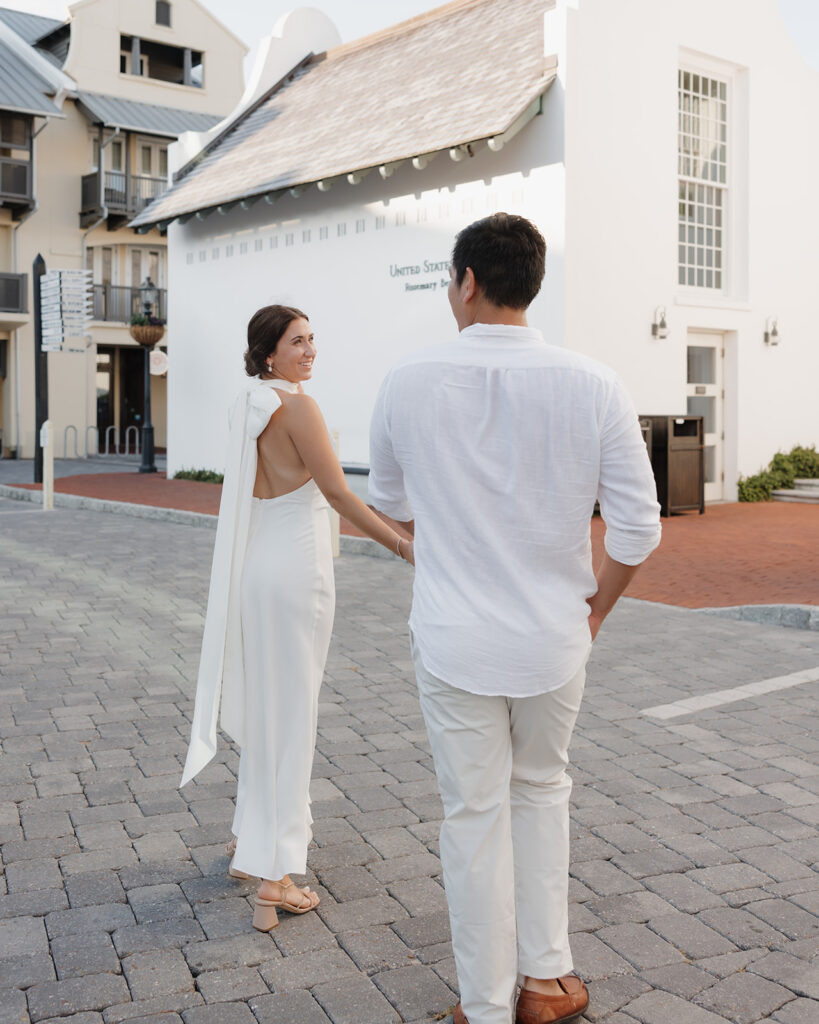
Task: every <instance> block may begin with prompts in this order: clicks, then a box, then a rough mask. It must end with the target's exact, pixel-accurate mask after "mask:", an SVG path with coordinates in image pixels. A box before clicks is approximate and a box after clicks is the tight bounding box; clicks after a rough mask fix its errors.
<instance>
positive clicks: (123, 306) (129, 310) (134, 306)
mask: <svg viewBox="0 0 819 1024" xmlns="http://www.w3.org/2000/svg"><path fill="white" fill-rule="evenodd" d="M157 291H158V292H159V297H158V299H157V302H156V305H155V306H154V309H153V314H154V316H158V317H160V318H161V319H162V320H167V319H168V292H167V289H165V288H158V289H157ZM142 312H143V307H142V299H141V298H140V294H139V288H138V287H137V288H129V287H127V286H125V287H123V286H122V285H115V284H95V285H94V314H93V315H94V319H95V320H105V321H108V322H109V323H119V324H127V323H128V321H129V320H130V319H131V317H132V316H134V315H136V314H137V313H142Z"/></svg>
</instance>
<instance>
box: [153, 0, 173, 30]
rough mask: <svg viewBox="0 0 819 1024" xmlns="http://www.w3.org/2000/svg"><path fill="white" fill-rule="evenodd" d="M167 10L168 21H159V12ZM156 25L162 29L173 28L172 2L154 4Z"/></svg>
mask: <svg viewBox="0 0 819 1024" xmlns="http://www.w3.org/2000/svg"><path fill="white" fill-rule="evenodd" d="M160 8H165V9H167V11H168V20H167V21H160V20H159V10H160ZM154 23H155V24H156V25H159V26H160V28H173V12H172V10H171V3H170V0H155V3H154Z"/></svg>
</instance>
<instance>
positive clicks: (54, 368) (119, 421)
mask: <svg viewBox="0 0 819 1024" xmlns="http://www.w3.org/2000/svg"><path fill="white" fill-rule="evenodd" d="M166 6H168V7H169V11H170V20H171V24H170V26H165V25H160V24H157V21H156V19H157V11H158V5H157V4H156V3H155V0H128V2H125V0H82V2H80V3H77V4H74V5H73V6H72V7H70V9H69V10H70V20H69V22H68V23H67V25H66V26H63V27H61V26H59V25H58V24H57V23H54V25H55V26H56V27H55V28H54V32H55V33H56V34H57V35H59V34H60V33H61V32H64V33H65V35H66V42H67V54H66V55H65V59H64V62H63V63H62V66H61V68H60V69H59V70H58V69H57V67H56V66H55V65H54V63H53V62H52V63H51V65H50V68H49V62H48V61H47V60H46V58H44V57H43V56H42V48H38V45H36V44H32V45H31V46H30V47H29V50H30V52H29V53H27V54H26V53H24V57H25V58H26V60H29V61H30V62H31V65H32V67H35V68H38V69H39V70H40V72H41V73H42V74H43V75H44V76H46V77H47V80H48V81H49V83H50V92H51V94H52V96H53V102H54V103H55V104H57V106H58V109H59V116H52V117H49V118H45V117H34V118H29V121H30V122H31V130H32V131H33V133H36V137H35V138H34V141H33V146H32V149H33V156H32V187H31V195H30V197H29V200H30V202H29V209H27V210H25V211H24V212H22V213H21V212H20V211H19V210H18V211H17V213H16V214H14V213H12V211H11V210H10V209H8V208H6V205H5V202H4V205H3V207H2V208H0V273H2V272H6V273H9V274H25V275H27V281H26V292H27V296H26V300H25V302H24V308H25V312H0V343H2V341H3V340H5V348H6V365H5V370H6V374H5V379H3V380H2V381H0V383H1V384H2V404H1V405H0V422H1V423H2V448H3V454H4V455H5V456H6V457H8V456H15V455H16V456H19V457H24V458H30V457H31V456H32V455H33V454H34V449H35V416H34V325H33V317H32V309H33V306H32V263H33V260H34V258H35V257H36V256H37V254H38V253H39V254H41V255H42V256H43V258H44V260H45V262H46V266H47V268H48V269H77V268H81V267H83V266H85V267H87V268H88V269H91V270H92V271H93V274H94V278H93V279H94V282H95V298H94V303H95V316H96V317H97V319H95V320H94V321H93V322H92V325H91V343H90V345H89V346H88V348H87V350H86V351H85V352H84V353H76V352H54V353H50V354H49V356H48V364H49V365H48V372H49V414H50V417H51V419H52V421H53V422H54V425H55V437H56V454H57V455H58V456H60V455H62V454H63V453H65V454H66V455H68V456H69V457H70V456H73V455H74V454H80V455H83V454H85V453H86V452H89V451H90V452H92V453H93V452H94V451H96V450H97V448H98V447H99V448H100V449H101V450H104V449H105V440H106V437H105V435H106V427H107V426H108V425H109V424H111V425H113V426H114V427H116V428H121V429H120V434H119V436H120V444H121V445H122V444H123V443H124V428H125V426H127V424H128V423H132V424H133V423H137V424H138V423H139V418H140V409H141V401H142V397H141V390H140V389H141V381H142V376H141V362H140V356H141V349H139V346H137V345H136V343H135V342H134V341H133V340H132V339H131V337H130V335H129V332H128V328H127V324H126V321H127V319H128V317H129V316H130V315H131V313H132V312H133V311H134V310H135V308H136V306H137V305H138V296H137V293H136V289H137V288H138V287H139V285H140V284H141V283H142V281H143V280H144V278H145V277H146V276H148V275H151V276H152V280H153V281H154V283H155V284H156V285H157V286H158V287H159V288H160V289H161V301H160V303H159V305H160V307H161V308H159V309H157V310H154V312H156V313H159V314H164V312H165V309H166V289H167V283H168V282H167V263H166V246H167V241H166V238H165V235H164V233H162V232H160V231H158V230H156V229H153V230H151V231H150V232H148V233H147V234H144V235H142V236H139V235H137V234H136V233H135V232H134V231H133V230H132V229H131V228H129V227H128V225H127V220H128V217H127V213H128V207H127V204H126V205H124V206H123V208H122V210H121V211H119V210H116V211H115V209H114V205H113V199H112V197H114V199H116V198H117V196H118V192H117V190H118V189H120V190H122V192H123V195H124V194H125V193H124V189H125V188H126V182H127V183H128V187H129V189H130V188H131V187H134V188H136V187H141V188H142V189H143V194H144V189H145V188H146V187H150V188H152V189H154V190H155V191H156V192H158V191H161V188H162V187H164V183H165V181H166V180H167V175H168V168H167V147H168V145H169V144H170V143H171V142H173V141H174V138H175V137H176V135H171V134H170V133H169V130H168V128H167V126H166V125H165V124H164V122H162V121H157V123H156V126H155V127H154V126H152V123H151V117H152V112H155V111H156V109H157V108H163V109H164V108H167V109H169V110H172V111H173V115H174V117H175V118H176V120H177V121H178V122H179V123H184V119H185V115H186V112H190V114H191V116H197V117H201V116H204V115H211V116H210V118H209V119H208V122H209V123H213V122H215V121H218V119H219V118H220V117H222V116H224V115H225V114H226V113H228V112H229V111H230V110H231V109H232V108H233V107H234V106H235V105H236V103H237V102H238V100H239V98H240V96H241V93H242V86H243V83H242V60H243V57H244V54H245V52H246V47H245V46H244V44H243V43H241V41H240V40H238V39H236V38H235V37H234V36H233V35H232V34H231V33H230V32H229V31H228V30H227V29H226V28H225V27H224V26H222V25H220V24H219V23H218V22H217V21H216V20H215V19H214V18H213V16H212V15H211V14H210V13H209V12H208V11H207V10H206V9H205V8H204V7H203V6H202V5H201V4H199V3H197V2H196V0H174V2H173V3H172V4H170V5H166ZM40 20H41V21H42V22H43V26H42V27H43V28H44V29H45V28H48V27H49V26H48V25H47V24H46V23H47V19H40ZM0 30H2V31H3V32H4V33H5V36H4V38H5V39H7V40H10V42H11V44H12V45H14V46H17V47H19V43H20V40H19V39H14V38H11V37H10V36H9V32H10V29H9V28H7V27H6V26H4V25H0ZM34 31H35V29H32V33H31V34H32V35H33V34H34ZM123 38H126V39H133V38H138V39H141V40H143V41H144V42H143V50H145V49H147V48H149V47H150V46H151V45H154V43H155V44H156V45H157V46H160V45H161V46H165V47H166V48H170V49H166V50H165V51H162V50H158V51H157V52H160V53H164V52H177V51H178V52H179V53H180V54H183V53H184V49H185V48H187V49H191V50H192V51H194V53H195V54H197V55H201V60H202V78H201V85H200V84H196V85H191V84H181V83H176V82H170V81H163V80H159V79H155V78H153V77H151V75H150V67H149V65H146V64H145V63H144V60H145V58H144V55H143V64H142V70H143V72H144V73H143V74H141V75H137V74H134V73H132V71H131V68H132V64H131V56H132V54H131V51H130V50H128V51H127V53H126V52H124V50H123V43H122V40H123ZM47 40H48V37H46V42H47ZM20 52H23V51H20ZM152 52H153V51H152ZM182 64H183V59H182V57H180V68H181V67H182ZM123 66H124V70H122V68H123ZM181 74H182V72H180V75H181ZM89 96H92V97H97V96H103V97H104V98H105V101H106V102H107V103H108V105H109V106H111V107H113V108H116V106H117V104H120V101H130V103H131V104H132V106H131V107H127V106H125V105H123V104H120V107H121V112H120V120H119V122H116V123H115V120H113V119H112V120H111V121H110V123H102V121H100V122H99V123H95V117H94V115H93V113H92V112H91V111H90V110H89V107H88V106H87V105H86V106H84V100H87V102H90V100H88V97H89ZM2 109H3V97H2V96H1V95H0V113H2ZM134 112H136V113H137V115H138V116H139V117H140V118H142V120H141V121H140V122H139V123H137V124H134V123H133V117H134ZM177 134H178V133H177ZM100 144H102V160H101V161H100V158H99V153H100ZM96 173H99V174H100V178H101V181H100V183H99V187H98V189H97V191H94V190H95V188H96V186H95V182H94V175H95V174H96ZM103 176H105V177H104V178H103ZM133 183H136V185H133ZM89 190H90V191H91V193H92V200H93V201H92V202H89V200H88V198H87V193H88V192H89ZM97 192H98V193H99V197H100V200H101V202H102V205H99V203H98V202H97ZM142 201H143V202H144V200H142ZM172 344H173V339H172V331H171V330H168V331H167V333H166V336H165V338H164V339H163V342H162V345H163V347H164V346H167V345H172ZM101 392H106V393H107V398H106V397H105V395H103V396H102V397H101V398H100V394H101ZM151 394H152V419H153V423H154V428H155V440H156V444H157V446H159V447H164V445H165V444H166V400H165V396H166V378H165V377H153V378H152V391H151ZM98 398H100V402H99V403H98ZM106 403H107V404H106ZM101 417H102V418H101ZM98 426H99V428H100V430H99V436H98ZM107 433H108V442H109V445H110V447H112V448H113V445H114V442H115V434H114V431H107ZM134 437H135V432H134V431H131V432H130V439H131V442H132V443H133V440H134Z"/></svg>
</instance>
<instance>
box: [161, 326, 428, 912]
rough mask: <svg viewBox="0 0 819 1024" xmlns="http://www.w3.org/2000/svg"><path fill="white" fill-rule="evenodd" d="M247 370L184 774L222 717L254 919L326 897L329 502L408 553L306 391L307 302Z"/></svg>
mask: <svg viewBox="0 0 819 1024" xmlns="http://www.w3.org/2000/svg"><path fill="white" fill-rule="evenodd" d="M247 334H248V349H247V352H246V353H245V368H246V370H247V373H248V375H249V377H250V380H249V382H248V385H247V387H246V389H245V390H244V391H243V392H242V393H241V394H240V395H239V397H238V399H237V401H236V403H235V405H234V407H233V411H232V413H231V426H230V442H229V451H228V457H227V465H226V469H225V480H224V485H223V489H222V501H221V505H220V508H219V522H218V525H217V535H216V543H215V546H214V555H213V569H212V573H211V585H210V594H209V598H208V612H207V617H206V620H205V631H204V635H203V639H202V656H201V660H200V667H199V678H198V682H197V691H196V706H195V709H194V720H193V729H192V733H191V744H190V748H189V750H188V757H187V761H186V764H185V772H184V774H183V777H182V783H181V784H182V785H184V784H185V783H186V782H188V781H189V780H190V779H192V778H193V777H194V776H195V775H196V774H197V773H198V772H199V771H201V769H202V768H203V767H204V766H205V765H206V764H207V763H208V762H209V761H210V760H211V758H212V757H213V755H214V753H215V751H216V718H217V714H218V712H219V706H220V702H221V725H222V728H223V729H224V731H225V732H227V733H228V735H229V736H231V737H232V739H234V740H235V741H236V743H237V744H238V745H239V746H240V747H241V757H240V760H239V785H238V792H237V798H236V813H235V816H234V819H233V828H232V831H233V835H234V839H233V840H232V842H231V843H230V844H229V845H228V852H229V853H231V854H232V855H233V859H232V861H231V866H230V873H231V875H233V876H234V877H237V878H247V877H248V876H250V875H253V876H256V877H258V878H260V879H261V885H260V887H259V891H258V894H257V896H256V901H255V911H254V915H253V926H254V927H255V928H258V929H259V930H260V931H269V930H270V929H271V928H274V927H275V926H276V924H277V923H278V918H277V909H282V910H287V911H289V912H290V913H294V914H303V913H306V912H307V911H308V910H313V909H314V908H315V907H316V906H317V905H318V902H319V901H318V896H317V894H316V893H314V892H311V891H310V889H309V887H305V888H304V889H300V888H298V887H297V886H296V885H295V883H293V882H292V881H291V879H290V874H289V873H290V872H291V871H292V872H294V873H297V874H303V873H304V871H305V870H306V866H307V846H308V844H309V842H310V838H311V830H310V825H311V822H312V818H311V815H310V809H309V801H310V797H309V785H310V771H311V767H312V763H313V751H314V748H315V742H316V719H317V711H318V692H319V687H320V685H321V680H322V676H323V673H324V664H325V661H326V658H327V649H328V646H329V643H330V634H331V631H332V626H333V611H334V605H335V591H334V584H333V561H332V551H331V543H330V524H329V517H328V515H327V505H328V503H329V504H330V505H331V506H332V507H333V508H334V509H335V510H336V511H337V512H338V513H339V514H340V515H342V516H344V518H345V519H348V520H349V521H350V522H351V523H353V524H354V525H355V526H357V527H358V528H359V529H360V530H361V531H362V532H364V533H366V534H367V535H368V536H370V537H372V538H373V539H374V540H376V541H378V542H379V543H380V544H383V545H384V547H386V548H388V549H389V550H390V551H393V552H395V553H396V554H398V555H400V556H401V557H402V558H405V559H406V560H407V561H409V562H412V560H413V545H412V541H410V540H407V539H406V538H404V537H401V536H399V534H397V533H396V532H395V531H394V530H393V529H392V528H391V527H390V526H389V525H387V523H385V522H384V521H382V519H380V518H379V517H378V516H377V515H376V514H375V513H374V512H372V511H371V510H370V509H369V508H367V506H366V505H365V504H364V503H363V502H362V501H360V500H359V499H358V498H357V497H356V496H355V495H354V494H353V493H352V492H351V491H350V489H349V487H348V486H347V483H346V480H345V478H344V473H343V471H342V469H341V466H340V465H339V463H338V459H337V458H336V455H335V452H334V451H333V447H332V444H331V442H330V437H329V434H328V431H327V427H326V425H325V423H324V419H323V417H322V415H321V412H320V410H319V408H318V406H317V405H316V403H315V402H314V401H313V399H312V398H309V397H308V396H307V395H305V394H304V393H303V392H302V388H301V385H302V382H303V381H307V380H309V379H310V378H311V376H312V372H313V363H314V361H315V357H316V347H315V343H314V340H313V333H312V331H311V329H310V323H309V321H308V319H307V317H306V316H305V314H304V313H302V312H301V311H300V310H298V309H295V308H292V307H289V306H266V307H264V308H263V309H260V310H259V311H258V312H257V313H256V314H255V315H254V316H253V318H252V319H251V321H250V323H249V324H248V331H247Z"/></svg>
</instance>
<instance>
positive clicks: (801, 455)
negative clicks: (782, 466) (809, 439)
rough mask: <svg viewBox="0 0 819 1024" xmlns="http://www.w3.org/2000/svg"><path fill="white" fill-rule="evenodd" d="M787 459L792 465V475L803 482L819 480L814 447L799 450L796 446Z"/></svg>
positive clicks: (817, 455)
mask: <svg viewBox="0 0 819 1024" xmlns="http://www.w3.org/2000/svg"><path fill="white" fill-rule="evenodd" d="M788 458H789V459H790V460H791V463H792V464H793V470H794V474H795V475H796V476H798V477H800V478H801V479H803V480H816V479H819V452H817V450H816V447H815V446H814V445H811V446H810V448H801V447H799V446H797V447H796V448H794V449H793V451H792V452H791V453H790V455H789V456H788Z"/></svg>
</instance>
